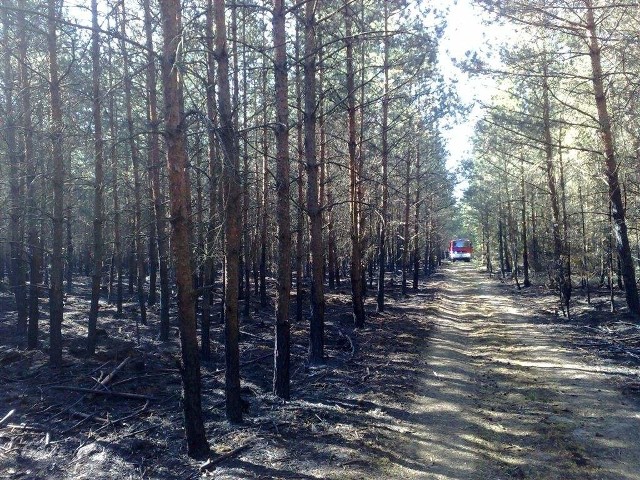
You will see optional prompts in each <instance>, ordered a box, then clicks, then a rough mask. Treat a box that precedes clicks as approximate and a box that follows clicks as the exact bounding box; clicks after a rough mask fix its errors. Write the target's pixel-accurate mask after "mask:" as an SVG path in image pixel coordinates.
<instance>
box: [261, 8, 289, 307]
mask: <svg viewBox="0 0 640 480" xmlns="http://www.w3.org/2000/svg"><path fill="white" fill-rule="evenodd" d="M278 8H279V5H277V4H275V3H274V19H273V28H274V42H275V36H276V18H275V15H276V14H278V15H280V13H277V10H278ZM282 15H283V16H284V15H285V14H284V13H282ZM278 21H279V19H278ZM278 28H279V26H278ZM278 46H279V45H277V44H275V48H276V52H277V51H278V50H277V48H278ZM276 68H278V67H277V66H276ZM284 68H285V72H286V59H285V65H284ZM285 80H287V78H286V76H285ZM287 85H288V84H286V85H285V86H287ZM278 88H281V87H279V86H278V85H276V89H278ZM262 91H263V98H264V99H265V106H264V112H263V113H264V122H263V123H264V124H265V125H267V122H268V118H267V106H266V99H267V68H266V66H265V68H264V79H263V82H262ZM278 93H280V92H279V91H277V92H276V94H278ZM287 115H288V104H287ZM276 116H277V113H276ZM285 125H287V122H285ZM278 126H279V125H278ZM267 134H268V132H267V129H266V128H265V129H263V132H262V137H263V143H262V149H263V154H262V215H261V218H260V306H261V307H262V308H265V307H266V306H267V303H268V299H267V225H268V223H269V151H268V142H267ZM287 141H288V132H287ZM276 148H277V147H276ZM277 155H278V152H276V156H277ZM288 159H289V157H288V155H287V161H288ZM287 168H289V167H288V166H287ZM276 169H277V166H276ZM287 171H288V170H287ZM278 175H280V173H279V172H278ZM287 178H288V177H287ZM287 191H289V189H287ZM290 221H291V220H289V222H290ZM289 230H291V228H290V226H289ZM290 234H291V232H289V235H290ZM289 248H291V244H289ZM289 262H291V257H289Z"/></svg>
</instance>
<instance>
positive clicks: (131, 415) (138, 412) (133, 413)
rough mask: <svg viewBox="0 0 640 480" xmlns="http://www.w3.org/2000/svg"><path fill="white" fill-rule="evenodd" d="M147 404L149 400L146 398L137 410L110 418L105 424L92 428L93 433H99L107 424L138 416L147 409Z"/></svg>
mask: <svg viewBox="0 0 640 480" xmlns="http://www.w3.org/2000/svg"><path fill="white" fill-rule="evenodd" d="M148 406H149V401H148V400H147V401H146V402H145V404H144V405H143V406H142V408H139V409H138V410H136V411H134V412H132V413H130V414H129V415H125V416H124V417H121V418H117V419H115V420H112V421H110V422H107V424H106V425H103V426H102V427H100V428H98V429H97V430H94V432H93V433H94V434H95V433H100V432H101V431H102V430H104V429H105V428H107V427H109V426H111V425H113V424H115V423H122V422H125V421H127V420H129V419H130V418H133V417H137V416H138V415H140V414H141V413H142V412H144V411H145V410H146V409H147V407H148Z"/></svg>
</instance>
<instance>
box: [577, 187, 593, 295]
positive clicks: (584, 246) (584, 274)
mask: <svg viewBox="0 0 640 480" xmlns="http://www.w3.org/2000/svg"><path fill="white" fill-rule="evenodd" d="M578 199H579V200H580V223H581V226H582V286H583V287H584V288H585V289H586V294H587V303H588V304H589V305H590V304H591V291H590V284H589V276H590V275H589V270H588V266H589V260H588V252H589V250H588V247H587V225H586V221H585V212H584V199H583V198H582V187H578Z"/></svg>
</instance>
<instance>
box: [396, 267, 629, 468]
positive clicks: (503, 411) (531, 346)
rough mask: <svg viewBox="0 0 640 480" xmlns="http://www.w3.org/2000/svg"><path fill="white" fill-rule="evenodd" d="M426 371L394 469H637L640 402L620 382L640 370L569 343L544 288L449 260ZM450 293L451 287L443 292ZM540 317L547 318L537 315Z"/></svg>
mask: <svg viewBox="0 0 640 480" xmlns="http://www.w3.org/2000/svg"><path fill="white" fill-rule="evenodd" d="M437 282H438V284H437V285H435V287H436V288H437V291H438V292H439V293H438V294H437V298H436V299H435V301H434V302H425V303H424V305H422V306H419V305H418V306H417V307H416V308H417V309H418V312H416V313H419V310H420V309H422V310H423V312H424V313H425V314H426V315H428V316H429V317H430V320H432V321H433V322H434V329H433V332H432V335H431V338H430V339H429V341H428V345H426V347H425V349H424V352H423V358H422V362H421V364H422V365H423V367H421V368H423V369H424V379H423V381H422V382H421V384H420V385H417V386H416V392H415V393H416V397H415V401H414V402H412V407H411V411H409V412H408V415H407V418H406V423H405V424H404V425H403V426H404V427H405V428H406V429H407V431H408V432H409V433H407V434H406V435H403V436H400V437H399V438H398V445H397V449H398V451H397V457H398V458H404V459H406V460H405V461H399V462H393V463H392V464H390V465H387V467H386V471H385V473H384V476H386V477H387V478H416V479H417V478H420V479H421V478H425V479H469V480H474V479H511V478H516V479H525V478H526V479H563V480H564V479H576V480H577V479H583V480H584V479H618V480H622V479H640V405H639V403H638V401H637V397H636V398H633V397H630V396H626V395H623V394H622V393H621V392H620V391H619V389H617V388H616V382H615V380H616V379H618V378H622V377H629V376H634V375H637V374H638V370H637V369H630V368H627V367H621V366H616V365H615V364H604V363H602V362H600V361H598V360H596V359H594V358H592V357H587V356H585V355H582V354H580V353H579V352H576V351H572V350H570V349H568V348H565V347H563V346H562V345H563V342H562V339H561V338H557V335H554V334H553V330H554V329H553V328H550V325H549V324H548V322H540V321H536V315H537V313H536V312H539V309H538V308H537V305H536V302H537V301H538V300H537V299H535V298H528V297H520V296H518V295H513V294H511V293H510V291H509V287H507V286H505V285H501V284H500V283H499V282H497V281H496V280H495V279H493V280H490V279H488V278H487V277H486V275H484V274H482V273H481V272H479V271H477V266H473V265H460V264H454V265H449V266H445V268H444V271H443V274H442V275H441V276H439V278H438V279H437ZM445 292H446V293H445ZM538 320H539V318H538Z"/></svg>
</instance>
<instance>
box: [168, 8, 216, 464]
mask: <svg viewBox="0 0 640 480" xmlns="http://www.w3.org/2000/svg"><path fill="white" fill-rule="evenodd" d="M159 3H160V11H161V16H162V36H163V58H162V84H163V87H164V103H165V122H166V128H165V141H166V146H167V171H168V173H169V194H170V200H171V219H172V232H171V246H172V249H173V255H174V259H175V269H176V286H177V287H178V318H179V325H180V346H181V353H182V364H181V366H180V373H181V376H182V393H183V408H184V423H185V432H186V437H187V451H188V454H189V456H192V457H200V456H204V455H206V454H208V453H209V444H208V442H207V437H206V434H205V430H204V423H203V420H202V404H201V394H200V389H201V378H200V359H199V356H198V338H197V334H196V312H195V307H194V298H195V297H194V291H193V281H192V278H191V248H190V244H189V213H188V204H189V201H190V199H189V186H188V184H187V182H188V179H187V174H186V167H187V148H186V147H187V145H186V142H187V139H186V131H185V129H186V125H185V121H184V99H183V92H182V85H183V82H182V81H181V79H179V76H178V72H179V69H178V68H176V63H177V61H179V55H180V53H181V52H180V51H179V48H180V39H181V33H182V32H181V30H182V19H181V7H180V2H179V0H160V2H159Z"/></svg>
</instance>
